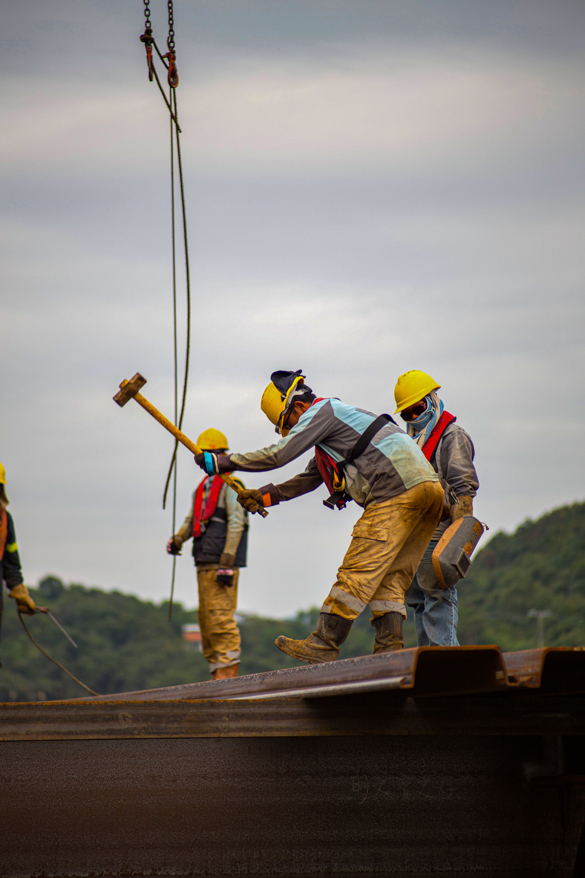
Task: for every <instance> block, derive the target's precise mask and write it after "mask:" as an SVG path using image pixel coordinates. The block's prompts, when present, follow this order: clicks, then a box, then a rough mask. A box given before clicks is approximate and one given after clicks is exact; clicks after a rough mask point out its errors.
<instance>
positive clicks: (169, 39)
mask: <svg viewBox="0 0 585 878" xmlns="http://www.w3.org/2000/svg"><path fill="white" fill-rule="evenodd" d="M144 2H145V3H146V0H144ZM148 2H149V3H150V0H148ZM167 6H168V9H169V35H168V37H167V48H168V50H169V52H174V51H175V31H174V26H175V23H174V21H173V0H167Z"/></svg>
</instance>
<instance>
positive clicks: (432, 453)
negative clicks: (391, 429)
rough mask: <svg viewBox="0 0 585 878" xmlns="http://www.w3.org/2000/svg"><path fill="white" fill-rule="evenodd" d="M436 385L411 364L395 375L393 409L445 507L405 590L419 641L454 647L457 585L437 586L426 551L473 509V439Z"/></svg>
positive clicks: (424, 644)
mask: <svg viewBox="0 0 585 878" xmlns="http://www.w3.org/2000/svg"><path fill="white" fill-rule="evenodd" d="M440 386H441V385H440V384H437V382H436V381H435V380H434V379H433V378H431V376H430V375H427V373H426V372H420V371H418V370H417V369H413V370H411V371H410V372H405V373H404V375H401V376H400V378H399V379H398V381H397V383H396V388H395V390H394V397H395V399H396V405H397V409H396V413H398V412H399V413H400V417H401V418H402V419H403V420H404V421H406V424H407V432H408V435H409V436H412V438H413V439H414V441H415V442H416V443H417V445H418V446H419V448H420V449H421V451H422V453H423V454H424V456H425V457H426V459H427V460H428V461H429V462H430V463H431V465H432V466H433V468H434V470H435V471H436V472H437V474H438V475H439V478H440V479H441V483H442V485H443V488H444V489H445V497H446V501H447V507H448V508H447V509H446V511H445V516H444V518H443V520H442V521H441V522H440V524H439V525H438V526H437V528H436V529H435V532H434V534H433V537H432V539H431V542H430V543H429V545H428V547H427V549H426V551H425V554H424V555H423V559H422V561H421V563H420V566H419V568H418V570H417V572H416V575H415V577H414V579H413V581H412V585H411V586H410V588H409V589H408V591H407V592H406V603H407V604H408V606H409V607H412V608H413V609H414V621H415V626H416V636H417V640H418V645H419V646H459V641H458V640H457V619H458V611H457V587H456V586H454V585H453V586H451V587H450V588H446V589H443V588H441V586H440V584H439V582H438V581H437V577H436V576H435V573H434V570H433V565H432V561H431V556H432V554H433V549H434V548H435V546H436V545H437V543H438V541H439V539H440V538H441V535H442V534H443V533H444V532H445V531H446V530H447V528H448V527H449V525H450V524H452V522H453V521H456V520H457V519H458V518H462V517H463V516H464V515H472V514H473V498H474V497H475V495H476V493H477V489H478V488H479V481H478V479H477V473H476V471H475V466H474V465H473V458H474V455H475V450H474V448H473V443H472V441H471V439H470V438H469V436H468V434H467V433H466V432H465V430H464V429H463V428H462V427H460V426H459V425H458V424H456V423H455V421H456V418H455V417H454V415H451V414H450V413H449V412H447V411H445V407H444V405H443V402H442V400H441V399H440V398H439V397H438V396H437V393H436V391H437V390H439V389H440Z"/></svg>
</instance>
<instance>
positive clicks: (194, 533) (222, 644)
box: [167, 429, 248, 680]
mask: <svg viewBox="0 0 585 878" xmlns="http://www.w3.org/2000/svg"><path fill="white" fill-rule="evenodd" d="M197 445H198V446H199V447H200V448H201V449H202V450H203V451H205V452H208V453H209V452H217V453H221V454H224V453H225V452H227V450H228V441H227V438H226V436H225V435H224V434H223V433H222V432H220V430H215V429H209V430H205V431H204V432H203V433H201V435H200V436H199V438H198V439H197ZM240 484H241V483H240ZM242 487H243V486H242ZM191 538H193V558H194V561H195V566H196V569H197V587H198V592H199V610H198V622H199V627H200V629H201V643H202V647H203V655H204V656H205V658H206V659H207V661H208V662H209V669H210V671H211V676H212V677H213V679H214V680H223V679H225V678H226V677H237V675H238V667H239V663H240V654H241V638H240V630H239V628H238V625H237V622H236V619H235V612H236V607H237V601H238V578H239V572H240V568H241V567H245V566H246V556H247V549H248V513H247V512H246V511H245V510H244V509H243V508H242V507H241V506H240V505H239V503H238V502H237V494H235V493H234V491H232V489H231V488H229V487H228V486H227V485H226V484H225V482H223V481H222V479H220V478H219V476H217V475H214V476H206V477H205V478H204V479H203V481H202V482H201V483H200V484H199V485H198V487H197V488H196V489H195V492H194V493H193V500H192V504H191V508H190V510H189V513H188V515H187V517H186V518H185V521H184V522H183V524H182V525H181V527H180V529H179V530H178V531H177V533H176V534H175V535H174V536H173V537H171V539H170V540H169V542H168V544H167V551H168V552H169V554H171V555H177V554H180V551H181V547H182V545H183V543H185V542H186V541H187V540H189V539H191Z"/></svg>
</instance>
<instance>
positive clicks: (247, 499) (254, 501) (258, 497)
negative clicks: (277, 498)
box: [238, 488, 264, 512]
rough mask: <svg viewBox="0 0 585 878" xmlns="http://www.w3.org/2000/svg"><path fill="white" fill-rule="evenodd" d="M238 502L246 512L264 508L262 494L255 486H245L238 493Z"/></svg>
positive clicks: (258, 510)
mask: <svg viewBox="0 0 585 878" xmlns="http://www.w3.org/2000/svg"><path fill="white" fill-rule="evenodd" d="M238 503H239V504H240V506H243V507H244V509H247V510H248V512H260V510H261V509H264V504H263V503H262V494H261V493H260V491H258V489H257V488H247V489H246V490H245V491H242V493H241V494H238Z"/></svg>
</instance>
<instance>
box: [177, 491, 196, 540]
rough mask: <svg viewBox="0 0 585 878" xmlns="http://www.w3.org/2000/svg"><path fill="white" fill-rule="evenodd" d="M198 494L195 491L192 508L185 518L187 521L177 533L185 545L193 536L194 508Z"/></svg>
mask: <svg viewBox="0 0 585 878" xmlns="http://www.w3.org/2000/svg"><path fill="white" fill-rule="evenodd" d="M196 493H197V491H193V497H192V498H191V507H190V509H189V512H188V514H187V517H186V518H185V521H184V522H183V524H182V525H181V527H180V528H179V530H178V531H177V534H178V535H179V536H180V537H181V539H182V540H183V542H184V543H186V542H187V540H190V539H191V537H192V536H193V507H194V505H195V494H196Z"/></svg>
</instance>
